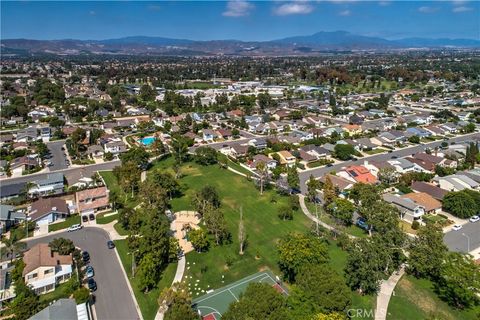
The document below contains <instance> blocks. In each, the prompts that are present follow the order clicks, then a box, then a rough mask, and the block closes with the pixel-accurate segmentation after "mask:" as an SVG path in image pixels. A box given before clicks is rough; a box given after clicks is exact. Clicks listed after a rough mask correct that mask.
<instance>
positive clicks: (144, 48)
mask: <svg viewBox="0 0 480 320" xmlns="http://www.w3.org/2000/svg"><path fill="white" fill-rule="evenodd" d="M0 44H1V52H2V53H9V54H12V53H18V54H21V53H26V54H30V53H49V54H124V55H245V56H256V55H277V56H282V55H315V54H318V52H322V51H349V50H392V49H407V48H448V47H457V48H480V40H474V39H426V38H406V39H399V40H387V39H383V38H379V37H368V36H362V35H357V34H353V33H349V32H346V31H334V32H317V33H315V34H312V35H308V36H296V37H288V38H284V39H277V40H272V41H257V42H255V41H251V42H248V41H239V40H212V41H195V40H187V39H171V38H164V37H146V36H132V37H124V38H118V39H106V40H75V39H64V40H30V39H5V40H0Z"/></svg>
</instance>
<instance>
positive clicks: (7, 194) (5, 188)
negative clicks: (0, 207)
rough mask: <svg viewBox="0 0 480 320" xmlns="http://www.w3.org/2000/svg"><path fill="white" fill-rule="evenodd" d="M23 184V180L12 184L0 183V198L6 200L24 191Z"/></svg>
mask: <svg viewBox="0 0 480 320" xmlns="http://www.w3.org/2000/svg"><path fill="white" fill-rule="evenodd" d="M25 185H26V184H25V183H24V182H20V183H12V184H5V183H0V200H1V201H6V200H10V199H13V198H16V197H18V196H19V195H20V194H21V193H22V192H24V191H25Z"/></svg>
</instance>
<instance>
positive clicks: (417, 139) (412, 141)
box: [408, 136, 420, 143]
mask: <svg viewBox="0 0 480 320" xmlns="http://www.w3.org/2000/svg"><path fill="white" fill-rule="evenodd" d="M408 142H411V143H420V137H419V136H411V137H410V138H408Z"/></svg>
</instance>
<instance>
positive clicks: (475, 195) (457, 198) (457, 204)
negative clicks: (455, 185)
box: [443, 190, 480, 219]
mask: <svg viewBox="0 0 480 320" xmlns="http://www.w3.org/2000/svg"><path fill="white" fill-rule="evenodd" d="M479 207H480V193H479V192H477V191H473V190H462V191H457V192H449V193H447V194H446V195H445V196H444V197H443V209H444V210H446V211H448V212H450V213H451V214H453V215H454V216H456V217H459V218H462V219H467V218H469V217H471V216H473V215H475V214H477V208H479Z"/></svg>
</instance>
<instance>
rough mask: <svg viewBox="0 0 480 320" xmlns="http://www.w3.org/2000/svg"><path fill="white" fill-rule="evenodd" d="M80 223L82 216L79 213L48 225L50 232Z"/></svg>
mask: <svg viewBox="0 0 480 320" xmlns="http://www.w3.org/2000/svg"><path fill="white" fill-rule="evenodd" d="M78 223H80V216H79V215H78V214H75V215H71V216H70V217H68V218H67V219H65V221H62V222H59V223H54V224H50V225H48V232H52V231H57V230H61V229H66V228H68V227H70V226H71V225H72V224H78Z"/></svg>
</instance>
